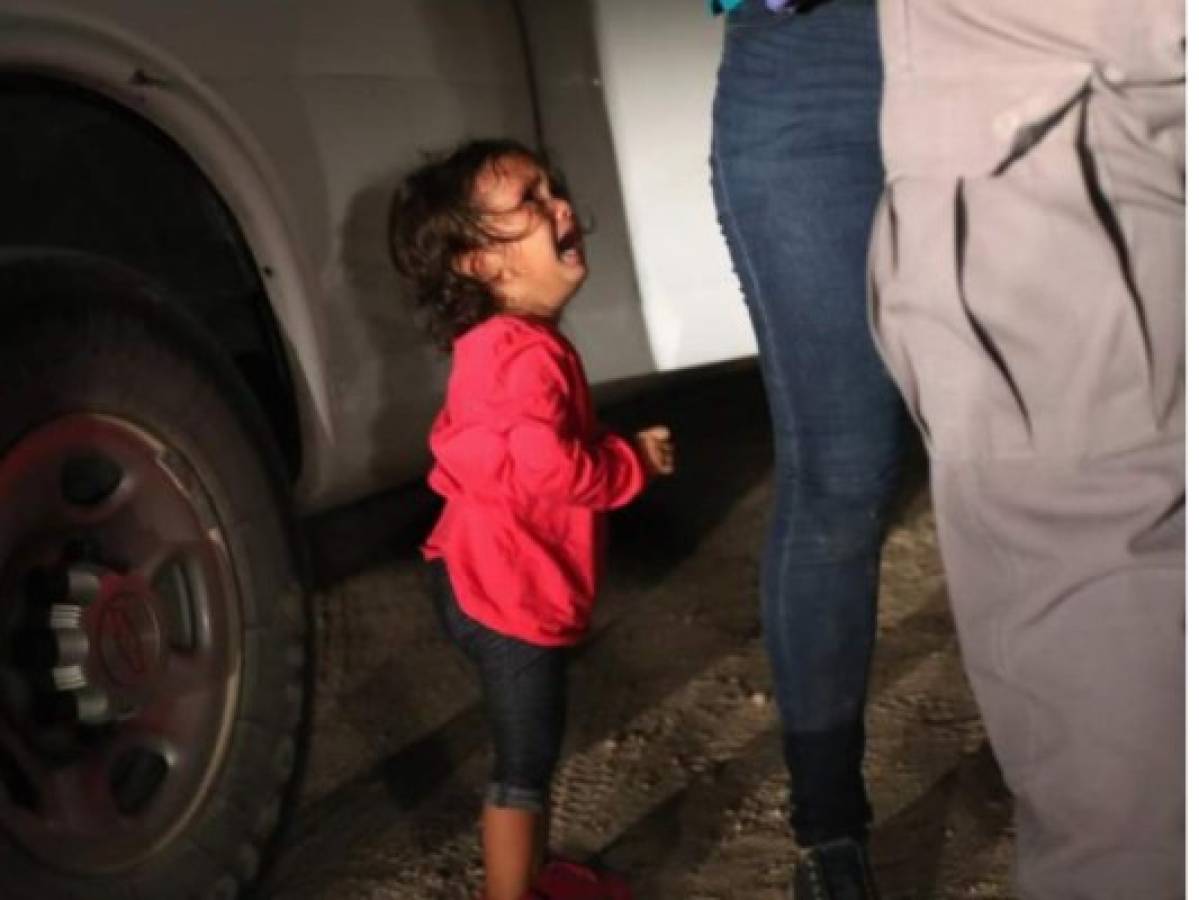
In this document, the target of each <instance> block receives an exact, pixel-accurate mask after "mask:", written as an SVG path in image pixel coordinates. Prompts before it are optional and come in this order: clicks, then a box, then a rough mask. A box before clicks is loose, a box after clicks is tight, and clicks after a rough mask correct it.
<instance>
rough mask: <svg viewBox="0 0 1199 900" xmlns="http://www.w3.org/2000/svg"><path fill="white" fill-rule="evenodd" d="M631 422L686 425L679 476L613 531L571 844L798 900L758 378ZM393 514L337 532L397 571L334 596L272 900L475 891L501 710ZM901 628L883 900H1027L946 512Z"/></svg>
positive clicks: (886, 712) (634, 403) (341, 584)
mask: <svg viewBox="0 0 1199 900" xmlns="http://www.w3.org/2000/svg"><path fill="white" fill-rule="evenodd" d="M608 415H609V419H610V420H611V421H613V422H614V424H618V425H625V426H629V427H632V426H637V425H645V424H652V423H653V422H656V421H659V420H662V421H666V422H668V423H669V424H671V425H672V427H673V428H674V430H675V433H676V437H677V439H678V442H679V447H680V473H679V475H678V476H677V477H676V478H675V479H674V480H673V481H672V482H669V483H667V482H664V483H662V484H660V485H658V486H656V487H655V488H654V489H653V491H652V492H651V494H650V495H648V496H647V497H645V498H644V499H643V500H642V501H641V502H639V503H638V504H636V505H635V506H634V507H632V508H630V509H628V510H626V511H622V512H621V513H620V514H618V515H617V516H616V517H615V519H614V521H613V540H612V545H613V546H612V553H611V562H610V575H609V579H608V583H607V587H606V590H605V592H604V594H603V598H602V601H601V605H600V609H599V612H598V617H597V621H596V627H595V629H594V633H593V636H592V638H591V639H590V640H589V641H588V642H587V644H586V645H585V646H583V647H582V648H581V650H580V651H579V656H578V660H577V664H576V665H575V667H574V673H573V681H572V685H571V718H570V726H569V733H568V736H567V741H566V748H565V754H564V760H563V765H562V768H561V771H560V774H559V777H558V779H557V783H556V788H555V799H554V833H553V842H554V844H555V845H556V846H557V848H558V849H560V850H562V851H565V852H567V853H568V854H573V855H575V856H577V857H585V858H592V859H598V860H601V861H602V862H603V863H604V864H607V865H609V866H611V867H613V868H616V869H618V870H621V871H623V872H625V873H626V874H628V876H629V878H630V880H631V882H632V884H633V887H634V890H635V894H636V896H637V897H638V898H639V900H734V898H736V900H746V898H769V900H781V898H783V897H784V893H785V887H786V884H787V882H788V879H789V875H790V870H791V866H792V865H793V862H794V848H793V846H792V843H791V841H790V838H789V833H788V830H787V826H786V820H785V815H784V809H785V800H786V780H785V776H784V771H783V767H782V762H781V758H780V751H779V747H780V737H779V727H778V722H777V718H776V714H775V711H774V706H773V698H772V693H771V684H770V678H769V672H768V668H767V664H766V660H765V656H764V653H763V649H762V642H761V639H760V633H759V625H758V618H757V609H756V605H757V601H756V580H757V571H756V569H757V553H758V548H759V544H760V541H761V538H762V534H763V532H764V529H765V523H766V518H767V516H768V514H769V497H770V478H771V469H770V445H769V427H768V420H767V416H766V410H765V405H764V400H763V397H762V392H761V387H760V384H759V382H758V379H757V375H756V373H755V372H754V371H753V370H752V369H734V370H732V371H725V372H722V373H721V374H719V375H707V376H704V377H700V378H694V377H691V378H687V379H680V380H678V381H676V382H674V383H672V384H668V385H665V386H660V387H658V388H657V389H656V390H655V391H654V392H652V393H649V394H639V395H637V396H635V397H633V398H632V399H627V400H625V401H624V402H622V403H620V404H619V405H617V406H615V407H612V408H610V410H609V414H608ZM394 512H395V510H394V509H392V508H389V507H387V506H386V504H383V505H380V504H378V503H377V504H375V505H374V506H370V507H366V508H364V509H363V510H360V511H359V512H358V518H357V520H355V519H353V518H345V517H342V518H340V519H338V520H337V522H336V523H334V524H335V527H333V528H330V529H326V531H327V532H329V533H330V534H332V538H331V539H330V540H331V541H332V543H334V544H336V543H337V542H338V541H340V542H341V543H342V544H343V545H345V546H346V547H352V548H353V549H354V550H355V551H356V552H359V553H361V552H362V551H363V550H364V547H365V546H366V545H367V544H369V543H370V542H371V540H372V539H374V540H378V537H379V535H380V534H382V535H383V536H384V537H385V538H386V549H387V552H386V553H382V554H379V553H376V554H375V556H376V558H377V560H378V561H377V562H376V563H375V564H374V565H372V566H371V567H369V568H368V569H366V570H364V571H361V572H358V573H357V574H353V575H350V576H348V577H343V578H339V579H337V580H335V581H333V582H332V583H331V584H329V586H328V587H326V588H325V589H324V590H323V591H322V592H321V594H320V595H319V597H318V615H319V646H318V653H319V664H318V671H317V703H316V708H315V731H314V737H313V742H312V746H311V749H310V758H309V763H308V771H309V776H308V779H307V783H306V785H305V790H304V793H303V802H302V804H301V807H300V809H299V810H298V812H297V814H296V815H295V816H294V827H293V828H292V830H291V833H290V835H289V836H288V838H287V841H286V844H285V845H284V846H283V848H282V851H281V854H280V858H279V861H278V863H277V864H276V866H275V868H274V871H273V874H272V876H271V878H270V880H269V882H268V890H269V895H270V896H272V897H278V898H296V900H299V898H312V900H316V898H320V900H355V898H380V900H381V898H394V900H440V898H447V900H466V898H471V897H473V896H474V892H475V890H476V886H477V879H478V875H479V869H478V865H477V861H476V857H477V846H476V840H477V836H476V832H475V826H474V816H475V814H476V812H477V802H478V800H477V796H478V790H479V787H480V786H481V784H482V783H483V781H484V779H485V777H486V772H487V762H488V760H487V748H486V735H485V731H484V728H483V719H482V711H481V709H480V707H479V702H478V693H477V690H476V689H475V686H474V684H473V682H472V675H471V672H470V670H469V669H468V668H467V666H466V664H465V663H464V662H463V661H462V660H461V659H459V658H458V657H457V656H456V655H455V652H454V651H453V649H452V648H451V647H450V645H449V644H448V643H446V642H445V641H444V640H443V639H442V638H441V636H440V635H439V634H438V632H437V629H436V627H435V624H434V621H433V615H432V610H431V609H430V607H429V605H428V603H427V601H426V600H425V597H424V592H423V584H422V578H423V575H422V572H421V567H420V564H419V563H418V562H417V561H416V557H415V551H414V548H413V547H412V546H411V542H410V541H400V540H396V539H395V538H394V535H395V534H396V533H398V532H393V531H391V530H390V526H389V525H388V524H387V523H388V521H389V516H390V515H391V514H392V513H394ZM372 535H373V536H374V537H373V538H372ZM327 543H328V542H327ZM321 552H325V551H321ZM333 555H334V556H336V552H333ZM351 555H352V554H351ZM879 618H880V628H879V637H878V645H877V649H876V662H875V668H874V673H873V682H872V690H871V702H870V708H869V717H868V723H867V727H868V729H869V749H868V759H867V771H868V777H869V783H870V788H871V793H872V797H873V802H874V806H875V816H876V830H875V835H874V839H873V852H874V856H875V861H876V864H877V867H878V870H879V878H880V882H881V888H882V890H883V894H884V896H885V897H887V898H959V897H960V898H1006V897H1009V896H1011V890H1010V887H1009V883H1008V869H1009V867H1010V862H1011V852H1012V850H1011V845H1012V842H1011V834H1010V830H1009V827H1008V821H1009V818H1010V805H1009V801H1008V798H1007V796H1006V794H1005V792H1004V790H1003V787H1002V783H1001V780H1000V778H999V775H998V772H997V770H996V768H995V765H994V762H993V759H992V757H991V754H990V751H989V748H988V747H987V744H986V742H985V738H984V734H983V730H982V726H981V724H980V722H979V719H978V714H977V710H976V708H975V707H974V704H973V701H972V699H971V697H970V693H969V690H968V687H967V685H966V683H965V680H964V677H963V675H962V673H961V667H960V659H959V656H958V651H957V646H956V642H955V639H954V634H953V627H952V622H951V620H950V617H949V612H948V608H947V604H946V597H945V589H944V582H943V578H942V575H941V570H940V564H939V560H938V557H937V551H936V544H935V538H934V535H933V531H932V525H931V519H930V516H929V511H928V502H927V498H926V496H925V495H924V493H923V492H922V491H917V492H915V493H914V495H913V496H912V497H911V499H910V500H909V501H908V502H907V503H906V504H905V505H904V507H903V510H902V512H901V514H900V516H899V519H898V522H897V524H896V527H895V528H894V529H893V531H892V533H891V535H890V538H889V540H888V544H887V548H886V554H885V560H884V573H883V589H882V596H881V598H880V613H879Z"/></svg>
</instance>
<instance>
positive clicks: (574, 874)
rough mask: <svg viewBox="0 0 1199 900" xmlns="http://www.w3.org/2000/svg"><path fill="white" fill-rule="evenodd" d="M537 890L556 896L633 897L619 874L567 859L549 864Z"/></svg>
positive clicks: (575, 899) (578, 899)
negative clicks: (597, 869) (596, 869)
mask: <svg viewBox="0 0 1199 900" xmlns="http://www.w3.org/2000/svg"><path fill="white" fill-rule="evenodd" d="M533 891H534V895H536V894H537V893H538V892H540V893H541V894H544V895H545V896H546V897H549V898H552V900H633V892H632V891H631V890H630V889H629V886H628V885H627V884H625V883H624V881H623V880H622V879H621V878H618V877H617V876H616V875H613V874H612V873H610V872H597V871H595V870H594V869H590V868H588V867H587V866H584V865H581V864H580V863H573V862H567V861H566V860H564V859H555V860H551V861H550V862H548V863H546V864H545V866H544V867H543V868H542V870H541V874H540V875H538V876H537V883H536V884H535V885H533Z"/></svg>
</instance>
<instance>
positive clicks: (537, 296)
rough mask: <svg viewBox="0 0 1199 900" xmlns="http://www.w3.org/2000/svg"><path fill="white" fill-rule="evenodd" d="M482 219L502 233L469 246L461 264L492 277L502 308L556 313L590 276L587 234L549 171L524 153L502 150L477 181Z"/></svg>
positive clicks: (479, 275) (480, 275) (491, 229)
mask: <svg viewBox="0 0 1199 900" xmlns="http://www.w3.org/2000/svg"><path fill="white" fill-rule="evenodd" d="M474 202H475V203H476V204H477V205H478V206H479V207H480V208H481V209H482V210H484V213H483V224H484V226H485V227H486V229H487V230H488V231H489V232H491V233H492V234H495V235H497V236H498V237H501V238H503V239H501V240H496V241H494V242H493V243H492V244H491V245H490V246H488V247H484V248H482V249H480V250H475V251H472V252H471V253H468V254H466V258H465V259H464V260H463V261H462V265H463V267H464V268H465V269H466V270H467V271H469V272H470V274H472V275H473V276H475V277H477V278H480V279H481V280H483V281H485V282H487V283H488V284H489V285H490V286H491V289H492V292H493V293H494V294H495V296H496V299H497V302H498V303H499V305H500V308H501V309H502V310H503V311H505V312H512V313H517V314H519V315H531V316H538V317H540V318H548V319H557V317H558V315H559V313H561V311H562V308H563V307H565V306H566V304H567V302H568V301H569V300H570V298H571V297H572V296H573V295H574V293H575V291H577V290H578V289H579V286H580V285H581V284H582V283H583V279H584V278H586V277H587V260H586V257H585V256H584V254H583V236H582V232H581V231H580V230H579V226H578V224H577V223H576V222H575V215H574V210H573V209H572V208H571V206H570V203H569V202H567V201H566V200H565V199H563V198H561V197H557V196H555V195H554V194H553V191H552V190H551V187H550V180H549V175H548V173H547V172H546V171H545V170H544V169H543V168H541V166H539V165H537V164H536V163H534V162H533V161H532V160H530V159H528V158H526V157H524V156H504V157H501V158H500V159H498V160H496V161H495V163H494V164H492V165H487V166H486V167H484V169H483V170H482V171H481V172H480V173H479V176H478V178H477V180H476V181H475V194H474Z"/></svg>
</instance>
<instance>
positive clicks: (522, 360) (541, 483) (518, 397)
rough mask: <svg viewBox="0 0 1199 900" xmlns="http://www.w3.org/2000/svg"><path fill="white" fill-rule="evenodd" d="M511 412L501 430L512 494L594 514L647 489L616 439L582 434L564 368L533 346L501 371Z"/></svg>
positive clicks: (625, 445) (634, 460)
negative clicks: (591, 510)
mask: <svg viewBox="0 0 1199 900" xmlns="http://www.w3.org/2000/svg"><path fill="white" fill-rule="evenodd" d="M502 377H503V379H504V382H505V388H506V390H505V393H506V394H507V396H508V397H510V398H511V404H512V406H511V407H510V408H511V410H512V413H511V417H510V419H509V425H508V427H507V428H506V437H507V450H508V463H509V472H510V477H511V479H512V481H513V482H514V485H513V486H514V487H515V488H516V489H517V490H519V491H520V492H521V493H523V494H526V495H527V496H531V497H543V498H546V499H552V500H555V501H558V502H561V503H565V504H568V505H571V506H583V507H587V508H589V509H594V510H607V509H616V508H617V507H620V506H623V505H625V504H626V503H628V502H629V501H631V500H632V499H633V498H634V497H636V496H637V495H638V494H639V493H640V492H641V491H642V490H643V489H644V488H645V483H646V480H647V478H646V472H645V469H644V467H643V465H642V463H641V459H640V457H639V456H638V454H637V451H636V450H635V449H634V448H633V447H632V445H631V444H629V442H628V441H626V440H624V439H623V438H621V437H619V436H618V435H615V434H610V433H608V434H597V435H586V434H580V433H579V431H578V429H579V424H578V422H577V418H578V417H577V415H576V414H575V410H574V408H573V406H572V403H571V397H570V396H569V390H570V380H569V376H568V374H567V370H566V367H565V365H564V360H563V359H562V357H561V356H560V355H559V353H558V352H557V351H555V350H554V349H553V348H551V347H548V346H545V345H542V344H533V345H532V346H528V347H526V348H523V349H522V350H521V351H520V353H519V354H518V355H516V356H515V357H514V358H513V359H512V360H510V361H509V363H508V365H506V366H505V367H504V371H503V375H502Z"/></svg>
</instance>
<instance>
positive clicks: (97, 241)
mask: <svg viewBox="0 0 1199 900" xmlns="http://www.w3.org/2000/svg"><path fill="white" fill-rule="evenodd" d="M0 197H3V198H4V202H3V204H0V252H6V251H7V252H12V251H13V248H37V251H38V252H41V251H44V250H46V249H55V250H63V251H70V252H77V253H82V254H86V255H88V256H91V257H95V258H100V259H107V260H111V261H113V262H114V263H117V264H119V265H120V266H122V267H125V268H128V269H133V270H135V271H137V272H140V273H142V274H143V275H144V276H145V277H146V278H147V279H149V280H150V281H152V282H153V283H155V284H156V285H158V286H160V287H161V288H162V294H163V295H164V296H165V297H167V298H169V300H170V302H171V303H172V304H173V305H176V306H178V307H180V308H181V309H182V310H183V311H184V312H185V313H186V314H187V315H188V316H189V317H190V318H191V319H192V320H193V321H195V322H196V323H198V324H199V325H200V326H201V327H202V328H203V329H205V330H206V331H208V332H209V333H210V334H212V335H213V337H215V339H216V342H217V344H219V346H220V347H221V349H222V351H223V352H224V353H226V354H227V355H228V356H229V358H230V359H231V360H232V362H233V363H234V365H235V366H236V368H237V371H238V372H239V374H240V375H241V378H242V379H243V380H244V381H245V383H246V385H247V387H248V388H249V391H250V393H251V394H252V395H253V396H254V397H255V398H256V400H257V401H258V403H259V404H260V406H261V407H262V413H263V415H264V417H265V419H266V421H267V422H268V423H269V424H270V426H271V428H272V430H273V431H274V433H275V438H276V441H277V443H278V445H279V447H280V449H281V450H282V452H283V455H284V458H285V460H286V463H287V466H288V469H289V471H290V473H291V475H292V477H293V478H294V477H295V476H296V475H297V474H298V472H299V468H300V462H301V443H300V438H299V420H298V413H297V409H296V402H295V392H294V388H293V385H292V381H291V375H290V370H289V367H288V363H287V357H286V353H285V351H284V349H283V342H282V339H281V335H280V332H279V327H278V323H277V321H276V320H275V316H274V313H273V312H272V310H271V307H270V303H269V301H268V300H267V297H266V292H265V290H264V288H263V285H262V281H261V279H260V277H259V272H258V267H257V265H256V263H255V261H254V257H253V255H252V254H251V252H250V249H249V247H248V246H247V244H246V242H245V240H244V238H243V236H242V234H241V231H240V229H239V227H238V225H237V222H236V221H235V219H234V217H233V215H232V213H231V212H230V211H229V209H228V207H227V206H226V205H225V203H224V201H223V200H222V199H221V197H220V196H219V194H218V193H217V192H216V190H215V189H214V188H213V187H212V185H211V184H210V183H209V182H208V180H207V178H206V177H205V176H204V174H203V173H202V172H201V171H200V170H199V168H198V167H197V166H196V165H195V163H193V162H192V160H191V159H190V158H189V157H188V155H187V154H186V153H185V152H184V151H183V150H182V149H181V148H180V147H179V146H178V145H177V144H176V143H174V142H173V141H172V140H171V139H170V138H169V137H168V136H166V135H165V134H163V133H162V132H161V131H160V130H159V129H157V128H155V127H154V126H153V125H152V124H151V123H149V122H148V121H146V120H145V119H143V118H142V117H141V116H138V115H137V114H136V113H134V112H132V111H130V110H128V109H126V108H124V107H122V106H120V105H119V104H117V103H115V102H113V101H111V100H109V99H107V98H104V97H101V96H98V95H96V94H94V93H92V92H89V91H86V90H83V89H81V88H79V87H76V86H72V85H69V84H65V83H62V82H58V81H54V80H50V79H46V78H42V77H31V76H4V77H0ZM17 252H18V253H19V250H18V251H17Z"/></svg>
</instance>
